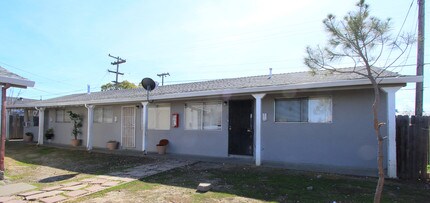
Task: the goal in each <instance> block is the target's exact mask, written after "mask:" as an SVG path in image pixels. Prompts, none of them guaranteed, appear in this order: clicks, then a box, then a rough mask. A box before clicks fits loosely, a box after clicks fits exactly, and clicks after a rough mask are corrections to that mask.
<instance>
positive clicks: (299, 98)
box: [273, 95, 333, 124]
mask: <svg viewBox="0 0 430 203" xmlns="http://www.w3.org/2000/svg"><path fill="white" fill-rule="evenodd" d="M318 98H325V99H330V107H329V108H330V111H331V115H330V121H328V122H309V120H310V118H309V101H310V100H312V99H318ZM303 99H306V100H307V108H308V109H307V114H308V115H307V117H308V119H307V121H300V122H299V121H276V100H300V101H302V100H303ZM273 122H274V123H309V124H331V123H333V97H332V96H331V95H328V96H323V95H319V96H307V97H294V98H282V97H281V98H275V99H274V100H273Z"/></svg>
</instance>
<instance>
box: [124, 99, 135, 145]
mask: <svg viewBox="0 0 430 203" xmlns="http://www.w3.org/2000/svg"><path fill="white" fill-rule="evenodd" d="M121 115H122V116H121V117H122V118H121V137H122V142H121V145H122V147H125V148H134V147H136V133H135V131H136V125H135V124H136V120H135V118H136V110H135V107H134V106H124V107H122V113H121Z"/></svg>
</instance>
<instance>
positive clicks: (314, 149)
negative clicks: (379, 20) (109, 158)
mask: <svg viewBox="0 0 430 203" xmlns="http://www.w3.org/2000/svg"><path fill="white" fill-rule="evenodd" d="M317 95H320V96H331V97H332V102H333V122H332V123H276V122H274V99H275V98H294V97H307V96H317ZM381 97H382V98H381V106H380V121H381V122H385V121H386V95H385V94H384V93H381ZM247 98H249V99H252V97H250V96H248V97H247ZM232 99H235V98H234V97H232ZM214 100H215V101H223V99H222V98H215V99H211V100H186V101H185V100H184V101H170V102H160V103H170V105H171V111H170V113H171V114H173V113H178V114H179V127H178V128H173V127H171V128H170V130H149V131H148V135H147V138H146V147H147V150H148V151H149V152H156V151H157V150H156V144H157V143H158V142H159V140H161V139H168V140H169V142H170V143H169V145H168V148H167V152H168V153H172V154H184V155H199V156H209V157H228V156H229V154H228V104H223V105H222V129H221V130H185V129H184V109H185V103H186V102H200V101H203V102H204V101H214ZM372 102H373V96H372V91H371V90H370V89H367V90H343V91H329V92H317V93H300V94H291V93H288V94H267V95H266V96H265V97H264V98H263V102H262V112H263V113H267V121H264V122H263V123H262V162H263V164H271V163H275V164H276V163H280V164H282V165H283V166H285V167H289V166H292V165H313V166H317V167H319V166H322V167H325V166H332V167H341V168H342V167H343V168H353V169H372V170H373V169H376V145H377V143H376V138H375V135H374V131H373V128H372V112H371V107H372ZM111 106H112V107H113V116H114V117H116V122H113V123H94V124H93V126H94V129H93V133H94V137H93V145H94V147H99V148H105V147H106V142H107V141H109V140H117V141H120V142H121V119H122V118H121V112H122V107H123V106H133V107H134V109H135V112H136V114H135V122H136V123H135V127H136V129H135V130H136V131H135V137H136V138H135V143H136V147H135V148H128V149H127V150H138V151H141V150H142V125H141V115H142V108H141V107H140V104H139V103H133V104H124V105H111ZM66 110H72V111H74V112H78V113H80V114H81V115H83V116H84V122H83V124H84V125H83V128H82V132H83V133H82V135H81V136H80V138H81V139H82V140H83V145H84V146H85V144H86V139H87V122H88V121H87V109H86V108H85V107H73V108H66ZM45 115H46V119H45V125H46V127H45V131H46V129H47V128H48V127H52V128H54V132H55V137H54V140H53V143H57V144H65V145H69V144H70V140H71V139H72V136H71V131H72V123H56V122H55V109H48V110H46V112H45ZM382 130H383V135H386V127H385V126H384V127H383V128H382ZM385 145H386V143H385ZM385 148H386V147H385ZM123 149H125V148H123ZM384 153H385V154H386V150H384ZM384 163H385V164H386V156H385V157H384Z"/></svg>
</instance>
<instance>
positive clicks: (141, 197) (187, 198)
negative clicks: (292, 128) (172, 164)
mask: <svg viewBox="0 0 430 203" xmlns="http://www.w3.org/2000/svg"><path fill="white" fill-rule="evenodd" d="M151 161H153V160H152V159H150V158H146V157H131V156H119V155H112V154H100V153H88V152H86V151H81V150H70V149H58V148H53V147H37V146H35V145H29V144H25V143H17V142H16V143H15V142H8V143H7V150H6V176H7V178H8V180H9V181H12V182H27V183H30V184H33V185H36V186H37V187H46V186H48V185H50V184H58V183H59V182H62V181H72V180H74V179H77V178H83V177H85V176H91V175H96V174H105V173H108V172H111V171H116V170H121V169H124V168H128V167H132V166H135V165H140V164H145V163H150V162H151ZM56 176H65V177H69V176H70V177H69V178H68V179H65V180H56V181H54V182H47V183H45V182H43V181H42V182H41V180H46V179H49V178H50V177H56ZM376 181H377V179H376V178H367V177H353V176H342V175H333V174H323V173H312V172H302V171H293V170H287V169H280V168H270V167H261V166H260V167H256V166H250V165H235V164H222V163H206V162H199V163H196V164H193V165H190V166H186V167H182V168H177V169H174V170H171V171H167V172H163V173H160V174H158V175H154V176H150V177H147V178H143V179H141V180H138V181H134V182H131V183H127V184H124V185H120V186H117V187H113V188H110V189H108V190H104V191H101V192H98V193H95V194H92V195H89V196H85V197H83V198H80V199H78V200H74V201H75V202H104V201H107V200H109V202H333V201H336V202H372V200H373V193H374V190H375V186H376ZM202 182H206V183H211V184H212V186H213V188H212V189H211V190H210V191H209V192H206V193H198V192H196V188H197V185H198V184H199V183H202ZM382 201H383V202H429V201H430V185H429V183H427V182H411V181H402V180H386V182H385V187H384V192H383V197H382Z"/></svg>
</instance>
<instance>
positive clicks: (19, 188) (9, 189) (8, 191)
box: [0, 183, 36, 196]
mask: <svg viewBox="0 0 430 203" xmlns="http://www.w3.org/2000/svg"><path fill="white" fill-rule="evenodd" d="M34 189H36V187H34V186H33V185H30V184H27V183H13V184H8V185H3V186H0V196H10V195H14V194H19V193H21V192H25V191H29V190H34Z"/></svg>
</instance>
